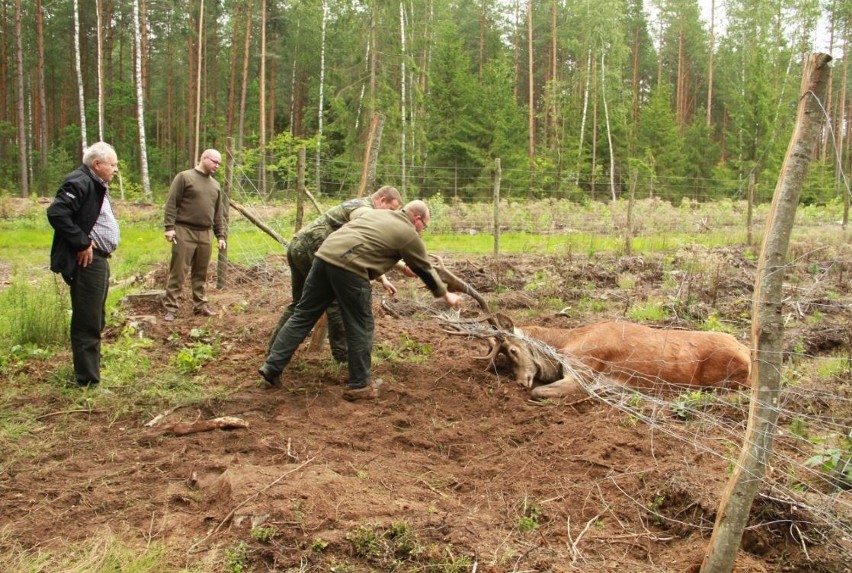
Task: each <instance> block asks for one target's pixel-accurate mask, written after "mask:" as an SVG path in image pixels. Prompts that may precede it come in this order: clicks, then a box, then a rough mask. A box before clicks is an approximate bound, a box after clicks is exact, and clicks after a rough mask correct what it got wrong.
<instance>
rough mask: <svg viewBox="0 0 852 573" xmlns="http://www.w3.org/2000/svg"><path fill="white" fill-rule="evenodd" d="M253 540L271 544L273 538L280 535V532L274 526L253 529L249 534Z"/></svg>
mask: <svg viewBox="0 0 852 573" xmlns="http://www.w3.org/2000/svg"><path fill="white" fill-rule="evenodd" d="M249 534H250V535H251V538H252V539H254V540H255V541H258V542H260V543H269V542H270V541H272V538H273V537H275V536H276V535H278V530H277V529H276V528H275V526H274V525H267V526H259V527H252V528H251V532H250V533H249Z"/></svg>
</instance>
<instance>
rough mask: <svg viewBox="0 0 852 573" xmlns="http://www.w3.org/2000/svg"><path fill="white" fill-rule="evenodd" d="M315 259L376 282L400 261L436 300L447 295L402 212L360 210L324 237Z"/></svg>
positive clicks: (443, 285)
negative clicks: (344, 223)
mask: <svg viewBox="0 0 852 573" xmlns="http://www.w3.org/2000/svg"><path fill="white" fill-rule="evenodd" d="M316 256H317V257H318V258H320V259H322V260H323V261H325V262H327V263H328V264H330V265H334V266H336V267H340V268H343V269H346V270H348V271H351V272H353V273H355V274H356V275H358V276H361V277H364V278H365V279H367V280H373V279H376V278H378V277H380V276H382V275H383V274H385V273H386V272H387V271H389V270H390V269H391V268H392V267H393V266H394V265H395V264H396V263H397V262H398V261H399V260H400V259H402V260H403V261H405V264H406V265H408V268H410V269H411V270H412V271H413V272H414V273H415V274H416V275H417V276H418V277H420V280H422V281H423V283H424V284H425V285H426V287H427V288H428V289H429V290H430V291H432V294H433V295H434V296H435V297H441V296H444V295H445V294H446V293H447V285H445V284H444V282H443V281H442V280H441V278H440V277H439V276H438V274H437V273H436V272H435V270H434V269H433V268H432V265H431V264H430V263H429V258H428V256H427V254H426V245H424V244H423V239H421V238H420V235H419V234H418V233H417V229H416V228H415V227H414V223H412V222H411V220H410V219H409V218H408V216H407V215H406V214H405V210H404V209H403V210H400V211H390V210H387V209H363V210H361V211H359V212H358V213H357V216H356V217H353V218H352V220H351V221H350V222H349V223H347V224H346V225H344V226H343V227H341V228H340V229H339V230H337V231H335V232H333V233H332V234H331V235H329V236H328V238H326V240H325V241H324V242H323V244H322V246H320V248H319V250H318V251H317V254H316Z"/></svg>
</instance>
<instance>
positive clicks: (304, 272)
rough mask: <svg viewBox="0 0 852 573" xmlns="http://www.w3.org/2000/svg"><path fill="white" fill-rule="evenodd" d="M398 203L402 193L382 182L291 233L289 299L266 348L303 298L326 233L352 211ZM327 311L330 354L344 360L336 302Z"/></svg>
mask: <svg viewBox="0 0 852 573" xmlns="http://www.w3.org/2000/svg"><path fill="white" fill-rule="evenodd" d="M401 205H402V197H401V196H400V194H399V191H398V190H397V189H396V187H391V186H390V185H385V186H383V187H380V188H379V190H378V191H376V192H375V193H373V194H372V195H370V197H357V198H355V199H349V200H348V201H344V202H343V203H341V204H340V205H337V206H336V207H332V208H331V209H329V210H328V211H326V212H325V213H323V214H322V215H320V216H319V217H317V218H316V219H314V220H313V221H312V222H311V223H310V224H309V225H307V226H305V227H304V228H303V229H302V230H301V231H299V232H298V233H296V234H295V235H294V236H293V240H291V241H290V244H289V245H288V246H287V265H288V266H289V267H290V291H291V293H292V300H291V301H290V304H289V305H287V308H286V309H284V312H283V313H282V314H281V318H279V319H278V324H276V325H275V330H273V331H272V337H271V338H270V339H269V347H268V349H267V350H268V351H270V350H272V344H273V343H274V342H275V337H276V336H277V335H278V331H279V330H281V327H282V326H284V324H285V323H286V322H287V320H288V319H289V318H290V317H291V316H292V315H293V311H294V310H296V305H297V304H298V303H299V299H301V298H302V292H303V291H304V288H305V280H306V279H307V278H308V272H309V271H310V270H311V265H312V264H313V262H314V255H315V253H316V252H317V249H319V248H320V245H322V242H323V241H325V239H326V237H328V236H329V235H330V234H331V233H333V232H334V231H336V230H337V229H339V228H340V227H342V226H343V225H345V224H346V223H348V222H349V220H350V218H351V217H352V213H353V212H354V211H356V210H360V209H361V208H363V207H369V208H372V209H391V210H393V211H396V210H397V209H399V207H400V206H401ZM385 288H387V287H385ZM326 314H327V315H328V343H329V346H330V347H331V355H332V357H334V360H336V361H337V362H340V363H343V362H346V354H347V351H346V332H345V331H344V329H343V319H342V318H341V316H340V310H339V309H338V307H337V303H332V304H331V305H330V306H329V307H328V309H327V310H326Z"/></svg>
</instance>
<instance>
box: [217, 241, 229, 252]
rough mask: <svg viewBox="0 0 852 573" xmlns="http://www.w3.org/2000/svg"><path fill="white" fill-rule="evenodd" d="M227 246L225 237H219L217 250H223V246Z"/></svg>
mask: <svg viewBox="0 0 852 573" xmlns="http://www.w3.org/2000/svg"><path fill="white" fill-rule="evenodd" d="M227 246H228V244H227V243H226V242H225V239H219V250H220V251H224V250H225V247H227Z"/></svg>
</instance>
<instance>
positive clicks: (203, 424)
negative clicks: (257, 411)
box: [162, 416, 249, 436]
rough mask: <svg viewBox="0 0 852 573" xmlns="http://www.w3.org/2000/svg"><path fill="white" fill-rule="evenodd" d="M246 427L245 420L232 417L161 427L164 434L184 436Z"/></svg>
mask: <svg viewBox="0 0 852 573" xmlns="http://www.w3.org/2000/svg"><path fill="white" fill-rule="evenodd" d="M248 426H249V425H248V422H246V421H245V420H242V419H240V418H234V417H232V416H223V417H221V418H213V419H212V420H201V421H199V422H178V423H177V424H169V425H168V426H163V427H162V431H163V433H165V434H174V435H175V436H186V435H188V434H197V433H199V432H209V431H210V430H217V429H218V430H235V429H237V428H248Z"/></svg>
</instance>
